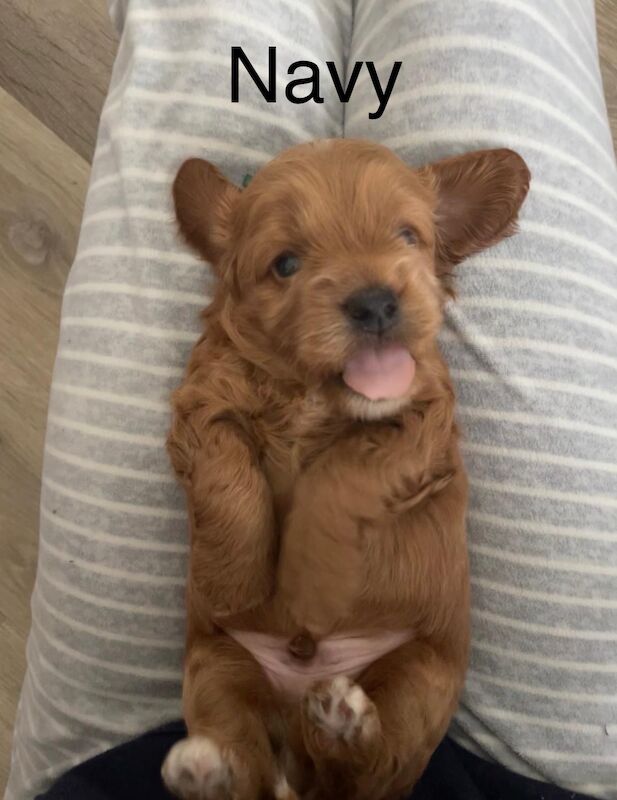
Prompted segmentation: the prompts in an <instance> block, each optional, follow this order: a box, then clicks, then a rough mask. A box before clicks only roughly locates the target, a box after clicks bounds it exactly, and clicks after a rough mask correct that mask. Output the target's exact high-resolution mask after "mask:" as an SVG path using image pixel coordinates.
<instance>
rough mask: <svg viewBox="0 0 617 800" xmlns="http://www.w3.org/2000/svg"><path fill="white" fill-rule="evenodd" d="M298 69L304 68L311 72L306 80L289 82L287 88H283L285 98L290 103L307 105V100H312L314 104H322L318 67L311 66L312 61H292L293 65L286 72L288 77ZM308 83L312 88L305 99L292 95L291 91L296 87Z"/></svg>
mask: <svg viewBox="0 0 617 800" xmlns="http://www.w3.org/2000/svg"><path fill="white" fill-rule="evenodd" d="M298 67H306V68H307V69H310V70H311V74H310V76H309V77H307V78H296V79H295V80H294V81H289V83H288V84H287V86H286V87H285V97H286V98H287V99H288V100H289V101H290V102H291V103H296V104H298V103H308V101H309V100H314V101H315V102H316V103H323V97H321V96H320V94H319V67H318V66H317V65H316V64H313V62H312V61H294V62H293V64H290V65H289V69H288V70H287V74H288V75H292V74H293V73H294V72H295V71H296V70H297V69H298ZM306 83H310V84H312V88H311V91H310V93H309V94H307V95H306V96H305V97H296V96H295V94H294V93H293V89H294V88H295V87H296V86H301V85H302V84H306Z"/></svg>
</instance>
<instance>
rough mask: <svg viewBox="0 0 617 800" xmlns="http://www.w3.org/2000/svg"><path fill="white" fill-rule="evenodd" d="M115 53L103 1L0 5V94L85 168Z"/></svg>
mask: <svg viewBox="0 0 617 800" xmlns="http://www.w3.org/2000/svg"><path fill="white" fill-rule="evenodd" d="M115 51H116V34H115V31H114V29H113V27H112V24H111V21H110V19H109V15H108V13H107V4H106V2H105V0H44V2H41V0H0V87H2V88H3V89H5V90H6V91H7V92H8V93H9V94H11V95H12V96H13V97H15V98H16V99H17V100H19V102H20V103H21V104H22V105H23V106H25V108H27V109H28V110H29V111H31V112H32V113H33V114H34V115H35V116H36V117H38V118H39V119H40V120H41V121H42V122H43V123H44V124H45V125H46V126H47V127H48V128H50V129H51V130H52V131H54V132H55V133H57V134H58V136H60V138H61V139H62V140H63V141H65V142H66V143H67V144H69V145H70V146H71V147H72V148H73V149H74V150H75V151H76V152H77V153H79V154H80V155H81V156H82V157H84V158H86V159H87V160H88V161H90V160H91V159H92V153H93V152H94V144H95V138H96V129H97V124H98V117H99V114H100V110H101V106H102V105H103V100H104V99H105V94H106V92H107V86H108V84H109V77H110V74H111V67H112V64H113V58H114V54H115Z"/></svg>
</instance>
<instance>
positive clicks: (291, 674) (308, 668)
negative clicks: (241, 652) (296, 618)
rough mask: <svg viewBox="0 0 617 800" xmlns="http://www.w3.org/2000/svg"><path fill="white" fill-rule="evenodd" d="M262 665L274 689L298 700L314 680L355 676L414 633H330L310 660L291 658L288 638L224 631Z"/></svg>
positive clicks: (406, 640) (410, 637)
mask: <svg viewBox="0 0 617 800" xmlns="http://www.w3.org/2000/svg"><path fill="white" fill-rule="evenodd" d="M225 632H226V633H227V634H228V635H229V636H231V638H232V639H234V640H235V641H236V642H238V644H240V645H242V647H244V648H245V650H248V651H249V653H251V655H252V656H253V657H254V659H255V660H256V661H257V663H258V664H260V665H261V667H262V669H263V671H264V672H265V673H266V675H267V677H268V679H269V680H270V682H271V684H272V685H273V686H274V688H275V689H277V690H278V691H280V692H281V693H282V694H283V695H285V696H286V697H287V698H288V699H290V700H296V699H300V698H301V697H302V696H303V695H304V694H305V692H306V691H307V690H308V689H309V688H310V687H311V686H312V685H313V684H314V683H316V682H317V681H322V680H327V679H330V678H335V677H337V676H338V675H345V676H347V677H348V678H355V677H356V676H358V675H359V674H360V673H361V672H362V671H363V670H364V669H366V667H368V666H369V664H372V663H373V662H374V661H376V660H377V659H378V658H380V657H381V656H384V655H386V653H389V652H391V651H392V650H395V649H396V648H397V647H400V645H402V644H405V642H408V641H409V640H410V639H412V638H413V630H412V629H411V628H406V629H404V630H399V631H381V632H374V633H370V634H362V633H346V634H333V635H332V636H326V637H325V638H323V639H320V640H319V642H318V643H317V650H316V652H315V655H314V656H313V658H312V659H311V660H310V661H302V660H300V659H298V658H296V657H294V656H293V655H292V654H291V653H290V652H289V651H288V649H287V646H288V644H289V639H288V638H286V637H284V636H272V635H270V634H267V633H254V632H252V631H240V630H234V629H227V630H226V631H225Z"/></svg>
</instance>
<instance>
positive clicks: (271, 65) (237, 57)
mask: <svg viewBox="0 0 617 800" xmlns="http://www.w3.org/2000/svg"><path fill="white" fill-rule="evenodd" d="M239 62H242V65H243V67H244V68H245V70H246V71H247V72H248V74H249V76H250V77H251V79H252V81H253V83H254V84H255V86H256V87H257V88H258V89H259V91H260V92H261V94H262V96H263V97H264V98H265V99H266V100H267V101H268V103H276V47H269V48H268V85H267V86H266V84H265V83H264V82H263V81H262V80H261V78H260V77H259V75H258V74H257V71H256V69H255V67H254V66H253V65H252V64H251V62H250V61H249V59H248V56H247V55H246V53H245V52H244V50H243V49H242V48H241V47H232V48H231V102H232V103H237V102H239V96H240V87H239V84H240V79H239Z"/></svg>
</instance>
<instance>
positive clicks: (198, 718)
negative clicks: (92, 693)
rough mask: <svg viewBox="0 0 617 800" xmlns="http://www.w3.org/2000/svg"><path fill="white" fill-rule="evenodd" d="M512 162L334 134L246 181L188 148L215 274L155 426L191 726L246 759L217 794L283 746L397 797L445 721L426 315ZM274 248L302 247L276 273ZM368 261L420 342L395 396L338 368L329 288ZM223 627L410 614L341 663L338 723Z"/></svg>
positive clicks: (286, 632)
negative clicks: (178, 382) (410, 237)
mask: <svg viewBox="0 0 617 800" xmlns="http://www.w3.org/2000/svg"><path fill="white" fill-rule="evenodd" d="M528 183H529V173H528V170H527V168H526V166H525V164H524V162H523V160H522V159H521V158H520V157H519V156H518V155H516V154H515V153H513V152H511V151H508V150H487V151H482V152H479V153H470V154H468V155H464V156H460V157H456V158H453V159H448V160H445V161H441V162H438V163H436V164H433V165H430V166H428V167H425V168H424V169H422V170H419V171H414V170H412V169H410V168H408V167H407V166H406V165H405V164H403V163H402V162H401V161H400V160H399V159H398V158H397V157H396V156H394V155H393V154H392V153H391V152H389V151H387V150H386V149H384V148H383V147H380V146H378V145H375V144H371V143H368V142H361V141H352V140H340V141H334V140H333V141H327V142H317V143H313V144H308V145H301V146H299V147H296V148H293V149H291V150H289V151H287V152H285V153H283V154H282V155H280V156H279V157H278V158H276V159H274V161H272V162H271V163H270V164H268V165H267V166H266V167H264V168H263V169H262V170H261V171H260V172H259V173H258V174H257V175H256V176H255V178H254V179H253V180H252V182H251V183H250V185H249V186H248V188H247V189H245V190H244V191H239V190H238V189H236V188H235V187H233V186H231V185H230V184H229V183H228V182H227V181H226V180H225V179H224V178H223V177H222V176H221V175H220V173H218V171H216V170H215V168H214V167H212V166H211V165H209V164H207V163H206V162H202V161H199V160H197V159H193V160H191V161H188V162H187V163H186V164H184V165H183V167H182V168H181V170H180V172H179V174H178V176H177V179H176V182H175V185H174V198H175V203H176V211H177V216H178V220H179V224H180V228H181V231H182V232H183V234H184V236H185V237H186V239H187V241H188V242H189V243H190V244H192V245H193V246H194V247H196V248H197V249H198V250H199V252H201V253H202V255H203V256H204V257H205V258H206V259H208V260H210V261H213V262H214V264H213V265H214V267H215V270H216V272H217V274H218V276H219V277H220V281H219V284H218V289H217V292H216V296H215V298H214V300H213V302H212V304H211V305H210V307H209V308H208V309H207V311H206V312H205V321H206V328H207V332H206V333H205V334H204V335H203V336H202V338H201V339H200V341H199V342H198V344H197V345H196V347H195V349H194V351H193V354H192V356H191V360H190V363H189V367H188V371H187V374H186V378H185V380H184V382H183V384H182V386H181V387H180V388H179V389H178V391H177V392H176V393H175V395H174V399H173V406H174V412H175V413H174V421H173V427H172V430H171V433H170V436H169V452H170V455H171V458H172V461H173V464H174V467H175V470H176V472H177V474H178V476H179V477H180V479H181V480H182V482H183V484H184V486H185V488H186V491H187V497H188V504H189V510H190V522H191V559H190V574H189V581H188V641H187V658H186V674H185V686H184V707H185V715H186V720H187V724H188V728H189V735H190V736H195V735H198V734H203V735H208V736H210V737H211V738H212V739H214V740H215V741H216V742H217V744H218V745H219V746H220V747H221V748H222V751H223V752H224V753H227V754H228V756H229V763H230V764H235V765H241V766H239V767H238V766H236V768H235V772H234V770H232V772H233V780H234V791H235V794H230V795H229V796H230V797H233V798H236V799H237V800H250V798H257V797H260V796H262V795H260V792H262V793H264V794H263V796H268V797H271V796H272V792H273V788H272V787H273V785H274V781H275V776H276V775H277V774H279V773H278V772H277V770H279V769H284V770H285V771H286V772H287V777H288V780H289V782H290V783H291V784H292V786H293V787H294V788H295V790H296V791H297V792H298V793H299V794H300V793H303V792H305V791H307V790H311V791H313V792H314V794H313V795H312V796H314V797H323V798H337V800H344V799H345V798H349V799H350V800H351V799H352V798H353V799H354V800H356V799H357V800H362V799H365V800H380V798H395V797H399V796H402V794H403V793H404V791H405V790H408V789H409V787H410V786H411V785H412V784H413V783H414V782H415V781H416V780H417V778H418V777H419V775H420V774H421V773H422V771H423V769H424V767H425V765H426V763H427V761H428V759H429V757H430V755H431V753H432V752H433V750H434V748H435V747H436V745H437V744H438V742H439V740H440V739H441V737H442V736H443V735H444V733H445V731H446V729H447V726H448V723H449V721H450V718H451V716H452V714H453V712H454V710H455V708H456V704H457V701H458V696H459V692H460V690H461V687H462V684H463V678H464V673H465V668H466V663H467V650H468V638H469V618H468V617H469V608H468V607H469V590H468V574H467V553H466V542H465V525H464V517H465V506H466V494H467V488H466V478H465V474H464V470H463V467H462V463H461V459H460V456H459V451H458V431H457V427H456V424H455V421H454V394H453V390H452V385H451V381H450V378H449V375H448V370H447V367H446V365H445V363H444V362H443V359H442V357H441V355H440V353H439V350H438V348H437V345H436V334H437V332H438V330H439V327H440V325H441V322H442V309H443V304H444V302H445V299H446V296H447V293H448V292H449V291H450V280H449V277H450V276H449V273H450V270H451V268H452V266H453V265H454V264H456V263H458V262H460V261H461V260H463V259H464V258H465V257H466V256H467V255H469V254H471V253H474V252H476V251H478V250H481V249H483V248H485V247H488V246H489V245H491V244H494V243H495V242H497V241H498V240H499V239H501V238H503V237H504V236H507V235H509V234H510V233H512V232H513V230H514V225H515V220H516V216H517V213H518V209H519V207H520V205H521V203H522V202H523V199H524V197H525V194H526V192H527V188H528ZM402 228H412V229H413V230H414V231H415V232H416V235H417V244H416V245H414V246H409V244H408V243H406V242H405V241H404V240H403V239H402V238H401V237H400V236H399V235H398V234H399V232H400V230H401V229H402ZM281 253H294V254H296V255H297V256H298V257H299V258H300V259H301V269H300V270H299V272H298V273H297V274H295V275H294V276H293V277H291V278H288V279H285V280H283V279H281V278H278V277H277V276H276V275H275V274H274V273H273V271H272V264H273V262H274V261H275V260H276V258H277V257H278V256H279V255H280V254H281ZM372 283H380V284H387V285H388V286H390V287H392V288H393V289H394V290H395V291H396V292H397V294H398V295H399V297H400V304H401V309H402V322H401V325H400V326H399V328H398V329H397V331H396V333H395V337H396V339H397V341H400V342H402V343H404V344H405V345H406V346H407V347H408V348H409V350H410V351H411V353H412V354H413V356H414V358H415V360H416V364H417V368H416V376H415V379H414V382H413V385H412V388H411V390H410V392H409V395H408V396H407V397H405V398H404V400H403V401H402V402H401V403H399V404H396V405H395V407H394V406H386V405H379V404H374V405H371V404H370V402H369V401H363V400H360V399H359V398H358V397H357V396H352V393H351V392H350V390H348V389H347V388H346V387H345V386H344V385H343V384H342V381H341V379H340V375H341V372H342V370H343V366H344V364H345V361H346V359H347V358H348V357H349V356H350V354H351V353H352V352H353V351H354V348H357V346H358V340H357V337H356V335H355V334H354V332H353V331H352V330H351V328H350V326H349V325H348V324H347V322H346V320H345V318H344V316H343V314H342V312H341V304H342V302H343V301H344V299H345V298H346V297H347V296H349V295H350V294H351V293H352V292H353V291H355V290H357V289H359V288H361V287H363V286H366V285H368V284H372ZM225 627H229V628H231V627H233V628H239V629H246V630H254V631H262V632H267V633H271V634H278V635H282V636H286V637H288V638H289V639H292V638H293V637H294V636H295V635H296V634H297V633H298V632H299V631H302V630H307V631H309V632H310V633H311V635H312V636H313V637H314V638H315V640H316V641H317V646H318V647H319V638H320V637H323V636H325V635H328V634H330V633H332V632H335V631H339V632H340V631H355V630H363V631H368V632H370V631H377V630H382V629H384V628H388V629H393V630H396V629H402V628H409V627H410V628H413V629H414V631H415V638H414V639H413V640H412V641H410V642H408V643H407V644H406V645H403V646H402V647H400V648H399V649H398V650H395V651H393V652H391V653H390V654H388V655H387V656H385V657H383V658H381V659H379V660H378V661H376V662H375V663H373V664H372V665H371V666H370V667H369V668H368V669H367V670H366V671H365V672H364V673H363V674H362V675H361V676H360V677H359V678H358V683H359V685H360V686H361V687H362V688H363V690H364V692H365V693H366V695H367V697H368V698H369V701H370V702H371V703H372V706H371V714H374V719H375V720H376V722H375V725H374V728H373V729H372V733H371V735H370V736H369V737H368V738H366V737H365V738H360V737H357V738H356V739H352V740H350V741H339V740H335V739H332V738H328V737H324V736H323V732H322V731H320V730H318V729H316V728H315V726H314V725H313V724H312V722H311V720H310V718H309V717H308V716H307V713H306V708H305V707H304V706H303V705H302V704H298V705H296V704H289V703H287V702H286V701H285V700H284V699H283V698H282V697H279V696H277V695H276V692H275V691H274V690H273V689H272V687H270V686H269V685H268V682H267V680H266V678H265V676H264V675H263V673H262V672H261V670H260V668H259V667H258V666H257V664H256V662H254V661H253V659H252V657H251V656H250V655H249V654H248V653H247V652H246V651H244V650H243V649H242V648H241V647H240V645H238V644H236V643H235V642H233V641H232V640H231V639H230V638H229V637H227V636H226V635H225V633H224V632H223V629H224V628H225ZM188 796H189V795H187V797H188ZM204 796H208V797H210V795H204ZM221 796H223V795H221ZM292 796H293V790H292V789H290V790H289V797H292ZM212 797H214V795H212Z"/></svg>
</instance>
